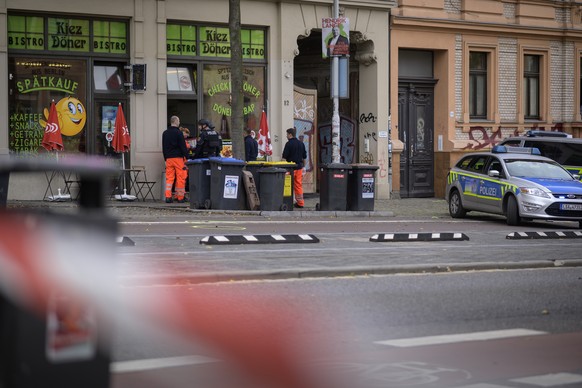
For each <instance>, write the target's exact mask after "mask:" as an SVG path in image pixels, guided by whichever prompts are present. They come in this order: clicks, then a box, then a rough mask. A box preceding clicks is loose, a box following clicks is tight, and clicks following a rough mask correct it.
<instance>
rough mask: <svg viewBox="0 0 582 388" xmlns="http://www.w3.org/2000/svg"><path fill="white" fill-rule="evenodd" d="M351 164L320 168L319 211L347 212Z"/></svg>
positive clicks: (333, 164) (322, 166)
mask: <svg viewBox="0 0 582 388" xmlns="http://www.w3.org/2000/svg"><path fill="white" fill-rule="evenodd" d="M350 168H351V167H350V165H349V164H343V163H331V164H323V165H321V166H320V168H319V171H320V174H321V176H320V181H319V184H320V185H319V203H318V204H317V206H316V209H317V210H326V211H327V210H331V211H333V210H338V211H346V210H347V195H348V171H349V170H350Z"/></svg>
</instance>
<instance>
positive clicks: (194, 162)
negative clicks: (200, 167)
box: [186, 158, 208, 165]
mask: <svg viewBox="0 0 582 388" xmlns="http://www.w3.org/2000/svg"><path fill="white" fill-rule="evenodd" d="M202 163H208V158H200V159H188V160H187V161H186V165H188V164H202Z"/></svg>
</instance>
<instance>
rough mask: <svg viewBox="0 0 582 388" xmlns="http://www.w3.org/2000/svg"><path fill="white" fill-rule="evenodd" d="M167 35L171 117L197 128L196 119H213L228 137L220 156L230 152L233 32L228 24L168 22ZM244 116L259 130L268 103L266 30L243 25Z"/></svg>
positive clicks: (247, 126)
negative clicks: (177, 117) (266, 88)
mask: <svg viewBox="0 0 582 388" xmlns="http://www.w3.org/2000/svg"><path fill="white" fill-rule="evenodd" d="M166 32H167V33H166V36H167V46H166V49H167V55H168V67H167V85H168V116H171V115H177V116H179V117H180V122H181V123H182V126H185V127H187V128H189V129H190V131H191V134H192V135H193V136H196V135H199V134H198V133H197V125H196V123H197V121H198V120H199V119H202V118H205V119H208V120H210V121H212V122H213V123H214V125H215V127H216V130H217V131H218V132H219V133H220V134H221V136H222V138H223V140H224V142H223V144H224V147H223V150H222V155H223V156H227V157H231V156H232V139H231V138H232V131H231V120H232V108H231V91H232V85H231V69H230V52H231V48H230V34H229V32H228V27H226V26H208V25H194V24H188V23H178V22H169V23H168V24H167V26H166ZM241 41H242V54H243V98H244V107H243V117H244V126H245V128H249V129H251V131H254V132H255V136H257V137H258V135H259V124H260V117H261V113H262V111H263V108H265V105H266V101H267V97H266V95H265V85H266V74H267V72H266V68H267V56H266V44H267V40H266V30H265V29H264V28H252V27H244V26H243V27H242V28H241Z"/></svg>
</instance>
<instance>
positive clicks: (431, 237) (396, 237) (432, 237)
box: [370, 232, 469, 242]
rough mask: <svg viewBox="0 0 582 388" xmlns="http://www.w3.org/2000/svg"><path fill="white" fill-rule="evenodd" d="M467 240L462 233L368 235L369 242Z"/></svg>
mask: <svg viewBox="0 0 582 388" xmlns="http://www.w3.org/2000/svg"><path fill="white" fill-rule="evenodd" d="M455 240H458V241H461V240H462V241H468V240H469V237H468V236H467V235H465V234H464V233H447V232H444V233H429V232H427V233H386V234H375V235H373V236H372V237H370V241H371V242H386V241H395V242H402V241H455Z"/></svg>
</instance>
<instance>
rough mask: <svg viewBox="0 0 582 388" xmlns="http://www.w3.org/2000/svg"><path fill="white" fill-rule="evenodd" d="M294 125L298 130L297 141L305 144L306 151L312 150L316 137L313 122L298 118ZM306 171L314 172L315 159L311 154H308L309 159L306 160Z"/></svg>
mask: <svg viewBox="0 0 582 388" xmlns="http://www.w3.org/2000/svg"><path fill="white" fill-rule="evenodd" d="M293 125H294V126H295V128H297V139H299V140H301V141H302V142H303V144H305V149H306V150H310V149H311V145H312V144H313V138H314V135H315V133H314V131H313V121H310V120H301V119H297V118H296V119H294V120H293ZM305 171H313V159H312V158H311V153H310V152H308V153H307V159H306V160H305Z"/></svg>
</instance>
